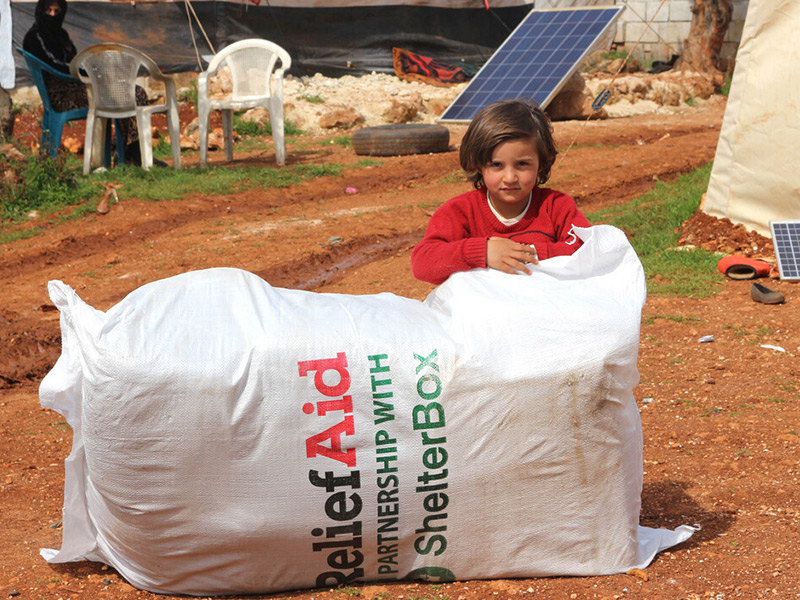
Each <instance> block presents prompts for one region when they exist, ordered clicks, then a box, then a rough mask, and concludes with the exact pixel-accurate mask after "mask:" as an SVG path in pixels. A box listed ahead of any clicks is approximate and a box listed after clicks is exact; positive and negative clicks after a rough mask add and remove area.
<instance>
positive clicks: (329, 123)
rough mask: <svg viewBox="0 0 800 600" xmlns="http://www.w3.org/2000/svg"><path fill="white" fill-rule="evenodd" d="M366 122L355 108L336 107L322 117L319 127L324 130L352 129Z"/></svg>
mask: <svg viewBox="0 0 800 600" xmlns="http://www.w3.org/2000/svg"><path fill="white" fill-rule="evenodd" d="M364 121H365V119H364V116H363V115H361V114H360V113H359V112H358V111H356V109H354V108H353V107H351V106H336V107H332V108H331V109H330V110H328V111H326V112H324V113H323V114H322V115H320V118H319V126H320V127H322V128H323V129H333V128H334V127H338V128H340V129H351V128H353V127H355V126H356V125H359V124H361V123H363V122H364Z"/></svg>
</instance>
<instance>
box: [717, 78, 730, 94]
mask: <svg viewBox="0 0 800 600" xmlns="http://www.w3.org/2000/svg"><path fill="white" fill-rule="evenodd" d="M731 79H732V78H731V76H730V75H726V76H725V82H724V83H723V84H722V87H721V88H720V90H719V93H720V94H722V95H723V96H725V97H726V98H727V97H728V95H729V94H730V93H731Z"/></svg>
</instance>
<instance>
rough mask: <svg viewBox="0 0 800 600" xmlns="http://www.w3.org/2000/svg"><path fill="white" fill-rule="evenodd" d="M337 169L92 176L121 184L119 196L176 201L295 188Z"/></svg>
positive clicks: (131, 171)
mask: <svg viewBox="0 0 800 600" xmlns="http://www.w3.org/2000/svg"><path fill="white" fill-rule="evenodd" d="M341 172H342V167H341V166H339V165H294V166H291V167H281V168H264V167H254V166H247V167H228V166H219V167H217V166H210V167H206V168H204V169H200V168H191V169H180V170H176V169H172V168H167V169H163V168H158V167H153V168H152V169H150V170H149V171H145V170H144V169H140V168H138V167H129V166H128V165H122V166H121V167H117V168H115V169H112V170H111V171H106V172H105V173H96V174H93V175H91V177H92V178H94V179H95V180H96V181H100V182H112V181H115V182H117V183H120V184H122V188H121V189H120V190H119V194H120V195H121V196H132V197H135V198H143V199H145V200H179V199H181V198H183V197H184V196H188V195H190V194H207V195H212V196H213V195H222V194H235V193H237V192H241V191H244V190H249V189H254V188H260V189H264V188H276V187H278V188H280V187H287V186H290V185H297V184H299V183H301V182H303V181H305V180H307V179H312V178H314V177H325V176H331V177H336V176H338V175H340V174H341Z"/></svg>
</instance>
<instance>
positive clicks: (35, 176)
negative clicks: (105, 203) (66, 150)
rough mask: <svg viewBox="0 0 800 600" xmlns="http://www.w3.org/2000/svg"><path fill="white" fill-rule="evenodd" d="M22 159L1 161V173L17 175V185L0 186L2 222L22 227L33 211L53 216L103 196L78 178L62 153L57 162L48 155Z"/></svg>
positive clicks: (41, 153)
mask: <svg viewBox="0 0 800 600" xmlns="http://www.w3.org/2000/svg"><path fill="white" fill-rule="evenodd" d="M23 157H24V158H23V159H22V160H20V161H16V160H14V159H11V158H8V157H0V161H2V163H3V164H2V168H0V170H2V171H6V170H8V171H13V172H16V173H17V174H18V177H17V178H16V181H9V182H7V183H5V184H4V185H3V186H0V219H2V220H4V221H11V222H12V223H19V222H21V221H25V220H27V219H28V213H30V212H31V211H34V210H35V211H39V213H40V215H47V214H52V213H54V212H57V211H60V210H63V209H65V208H67V207H69V206H73V205H75V204H78V203H80V202H85V201H89V200H93V199H95V198H97V197H99V196H100V193H101V191H102V190H101V189H100V188H99V187H97V186H95V185H93V184H92V182H91V181H90V180H87V179H86V178H83V177H78V171H77V170H76V169H75V168H73V167H71V166H70V161H69V160H68V158H67V157H66V156H65V155H64V154H61V153H59V155H58V156H57V157H56V159H55V160H54V159H52V158H51V157H50V155H49V154H47V153H45V152H39V153H30V152H28V153H25V152H23ZM73 164H74V163H73Z"/></svg>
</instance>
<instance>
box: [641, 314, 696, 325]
mask: <svg viewBox="0 0 800 600" xmlns="http://www.w3.org/2000/svg"><path fill="white" fill-rule="evenodd" d="M656 319H666V320H667V321H673V322H675V323H697V322H698V321H699V319H696V318H694V317H684V316H682V315H653V316H652V317H645V318H643V319H642V322H643V323H644V324H645V325H652V324H653V323H655V321H656Z"/></svg>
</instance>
